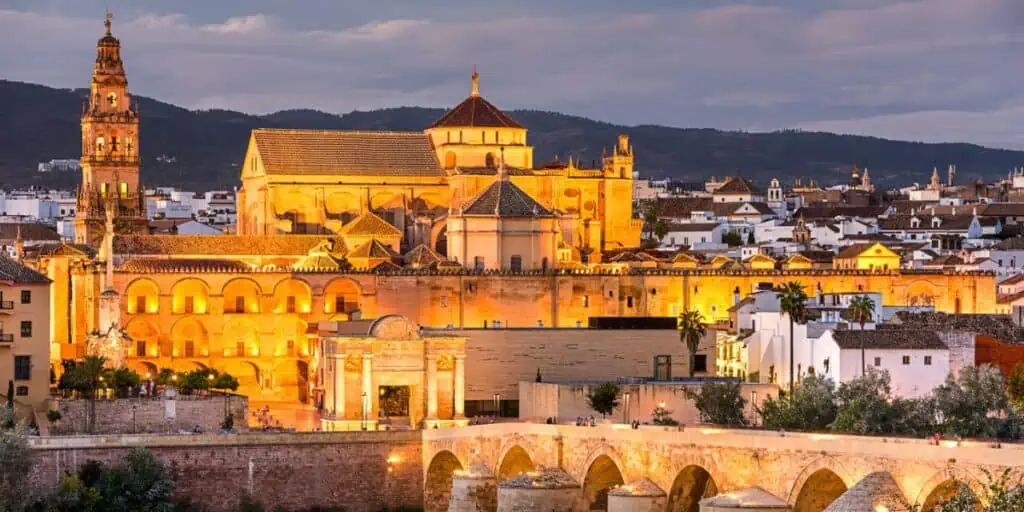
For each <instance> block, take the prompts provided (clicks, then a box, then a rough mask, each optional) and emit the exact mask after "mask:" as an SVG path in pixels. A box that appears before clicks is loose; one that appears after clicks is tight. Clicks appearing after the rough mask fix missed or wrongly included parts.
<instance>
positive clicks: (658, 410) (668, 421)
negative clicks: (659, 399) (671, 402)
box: [651, 404, 679, 427]
mask: <svg viewBox="0 0 1024 512" xmlns="http://www.w3.org/2000/svg"><path fill="white" fill-rule="evenodd" d="M651 416H652V417H653V418H654V419H653V420H652V422H653V423H654V424H655V425H663V426H667V427H674V426H676V425H678V424H679V422H678V421H676V419H675V418H673V417H672V411H670V410H668V409H666V408H665V404H659V405H658V406H657V407H655V408H654V412H652V413H651Z"/></svg>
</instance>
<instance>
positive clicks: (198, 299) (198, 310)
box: [171, 278, 210, 315]
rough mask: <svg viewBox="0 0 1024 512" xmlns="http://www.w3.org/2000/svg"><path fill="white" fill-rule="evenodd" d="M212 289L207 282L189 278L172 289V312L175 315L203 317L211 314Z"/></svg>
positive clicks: (175, 284)
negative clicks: (208, 313)
mask: <svg viewBox="0 0 1024 512" xmlns="http://www.w3.org/2000/svg"><path fill="white" fill-rule="evenodd" d="M209 304H210V288H209V286H207V285H206V283H205V282H203V281H201V280H199V279H195V278H187V279H182V280H181V281H178V282H177V283H174V287H172V288H171V311H172V312H173V313H175V314H179V315H180V314H186V315H189V314H196V315H203V314H206V313H207V312H209Z"/></svg>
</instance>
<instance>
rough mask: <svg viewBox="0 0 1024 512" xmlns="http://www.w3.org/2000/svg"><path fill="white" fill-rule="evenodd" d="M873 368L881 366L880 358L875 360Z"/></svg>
mask: <svg viewBox="0 0 1024 512" xmlns="http://www.w3.org/2000/svg"><path fill="white" fill-rule="evenodd" d="M875 366H882V358H881V357H876V358H875Z"/></svg>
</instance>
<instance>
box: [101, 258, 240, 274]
mask: <svg viewBox="0 0 1024 512" xmlns="http://www.w3.org/2000/svg"><path fill="white" fill-rule="evenodd" d="M117 270H118V271H119V272H127V273H134V274H144V273H148V272H196V271H203V272H245V271H249V270H252V266H250V265H249V264H247V263H245V262H242V261H238V260H221V259H203V258H195V259H174V260H168V259H163V258H134V259H130V260H128V261H126V262H124V263H122V264H121V265H120V266H119V267H117Z"/></svg>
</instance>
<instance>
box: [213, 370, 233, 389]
mask: <svg viewBox="0 0 1024 512" xmlns="http://www.w3.org/2000/svg"><path fill="white" fill-rule="evenodd" d="M211 387H212V388H213V389H226V390H230V391H237V390H238V379H236V378H234V377H232V376H231V374H228V373H222V374H220V375H217V377H216V378H215V379H214V380H213V385H212V386H211Z"/></svg>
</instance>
